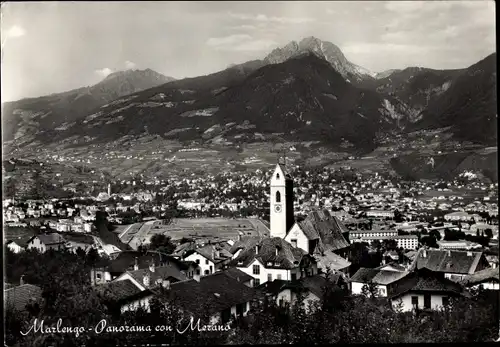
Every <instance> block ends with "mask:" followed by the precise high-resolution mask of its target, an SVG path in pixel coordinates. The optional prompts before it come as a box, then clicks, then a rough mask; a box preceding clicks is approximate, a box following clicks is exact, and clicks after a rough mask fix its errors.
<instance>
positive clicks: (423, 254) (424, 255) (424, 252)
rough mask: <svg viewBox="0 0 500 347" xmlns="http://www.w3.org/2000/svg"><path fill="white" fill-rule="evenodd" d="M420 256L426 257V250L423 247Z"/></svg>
mask: <svg viewBox="0 0 500 347" xmlns="http://www.w3.org/2000/svg"><path fill="white" fill-rule="evenodd" d="M422 258H427V250H426V249H425V248H424V249H423V250H422Z"/></svg>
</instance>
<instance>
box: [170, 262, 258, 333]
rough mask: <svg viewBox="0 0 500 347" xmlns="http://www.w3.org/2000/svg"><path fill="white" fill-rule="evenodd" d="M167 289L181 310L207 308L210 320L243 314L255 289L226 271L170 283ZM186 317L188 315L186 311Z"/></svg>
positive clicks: (225, 320) (255, 295)
mask: <svg viewBox="0 0 500 347" xmlns="http://www.w3.org/2000/svg"><path fill="white" fill-rule="evenodd" d="M169 288H170V289H168V297H169V299H170V300H171V302H172V303H174V304H175V305H177V306H178V307H179V308H181V309H182V310H183V311H184V312H185V313H190V314H194V315H195V316H196V312H198V311H199V310H203V311H204V312H208V314H209V315H210V316H211V322H212V323H215V322H217V321H219V322H221V323H227V322H229V321H230V319H231V318H232V317H233V316H246V315H247V313H248V311H249V310H250V305H251V302H252V301H253V300H254V299H256V298H257V291H256V290H255V289H254V288H250V287H248V286H247V285H245V284H244V283H243V282H240V281H238V280H237V279H235V278H234V277H233V274H229V273H227V272H226V271H218V272H216V273H213V274H210V275H207V276H203V277H201V278H200V281H199V282H198V281H196V280H187V281H182V282H177V283H173V284H172V285H170V287H169ZM186 317H189V315H186Z"/></svg>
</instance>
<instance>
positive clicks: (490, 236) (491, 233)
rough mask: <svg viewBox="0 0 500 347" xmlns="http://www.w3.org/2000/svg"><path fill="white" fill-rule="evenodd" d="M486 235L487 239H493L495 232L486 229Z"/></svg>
mask: <svg viewBox="0 0 500 347" xmlns="http://www.w3.org/2000/svg"><path fill="white" fill-rule="evenodd" d="M484 235H485V236H486V237H487V238H489V239H492V238H493V231H492V230H491V229H489V228H488V229H486V230H485V231H484Z"/></svg>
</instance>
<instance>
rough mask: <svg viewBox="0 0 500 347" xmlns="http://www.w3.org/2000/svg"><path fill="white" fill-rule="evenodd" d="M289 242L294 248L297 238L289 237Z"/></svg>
mask: <svg viewBox="0 0 500 347" xmlns="http://www.w3.org/2000/svg"><path fill="white" fill-rule="evenodd" d="M290 243H291V244H292V246H293V247H294V248H297V239H291V240H290Z"/></svg>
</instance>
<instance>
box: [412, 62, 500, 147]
mask: <svg viewBox="0 0 500 347" xmlns="http://www.w3.org/2000/svg"><path fill="white" fill-rule="evenodd" d="M448 126H449V127H451V132H452V133H453V134H454V137H455V138H456V139H458V140H462V141H472V142H475V143H481V144H485V145H495V144H496V143H497V110H496V53H494V54H491V55H489V56H488V57H486V58H485V59H483V60H481V61H480V62H478V63H476V64H474V65H472V66H470V67H469V68H467V69H465V70H463V71H462V72H461V73H460V74H459V75H458V76H457V77H456V78H454V79H453V81H452V82H451V85H450V86H449V88H448V89H447V90H446V91H445V92H443V93H442V94H441V95H439V97H437V98H435V99H433V100H432V101H431V102H430V103H429V105H428V107H427V108H426V109H425V110H423V111H422V113H421V119H420V120H419V122H418V123H417V124H415V126H414V127H412V128H413V129H436V128H442V127H448Z"/></svg>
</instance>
